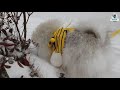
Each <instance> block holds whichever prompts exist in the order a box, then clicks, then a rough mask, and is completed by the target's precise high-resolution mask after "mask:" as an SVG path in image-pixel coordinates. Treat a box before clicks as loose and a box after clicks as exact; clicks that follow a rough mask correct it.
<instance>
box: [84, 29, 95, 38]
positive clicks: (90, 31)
mask: <svg viewBox="0 0 120 90" xmlns="http://www.w3.org/2000/svg"><path fill="white" fill-rule="evenodd" d="M84 33H87V34H90V35H93V36H94V37H95V38H97V35H96V34H95V33H94V31H92V30H86V31H85V32H84Z"/></svg>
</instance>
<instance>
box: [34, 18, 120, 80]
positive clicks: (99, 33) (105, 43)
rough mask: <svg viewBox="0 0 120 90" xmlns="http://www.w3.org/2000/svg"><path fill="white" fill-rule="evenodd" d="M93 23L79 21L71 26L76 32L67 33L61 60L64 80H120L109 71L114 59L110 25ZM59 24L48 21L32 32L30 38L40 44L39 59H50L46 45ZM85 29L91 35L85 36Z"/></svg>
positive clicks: (55, 21)
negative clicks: (64, 75) (109, 33)
mask: <svg viewBox="0 0 120 90" xmlns="http://www.w3.org/2000/svg"><path fill="white" fill-rule="evenodd" d="M96 22H97V21H96ZM96 22H94V23H92V22H84V23H83V22H82V23H81V22H79V23H77V24H76V26H74V27H75V28H76V31H74V32H72V33H71V32H69V33H68V34H67V38H66V43H65V48H64V49H63V57H62V58H63V65H62V68H63V70H64V71H65V72H66V75H67V77H71V78H91V77H94V78H96V77H97V78H99V77H120V76H119V73H116V72H113V71H112V67H113V64H114V63H115V61H116V60H114V58H115V57H117V56H116V55H115V54H114V53H113V51H112V48H111V46H110V44H111V43H110V37H109V35H108V31H110V29H109V28H108V27H109V26H108V25H104V24H103V23H96ZM61 25H62V24H61V23H60V22H59V21H57V20H51V21H47V22H45V23H42V24H40V25H39V26H38V27H37V29H36V31H35V32H34V33H33V36H32V39H33V40H34V41H35V42H37V43H39V48H38V56H39V57H40V58H43V59H46V60H50V57H51V51H50V50H49V48H48V46H47V44H48V41H49V39H50V37H51V36H52V32H53V31H55V30H56V29H57V28H59V27H60V26H61ZM88 30H89V31H91V32H92V33H86V31H88ZM94 35H95V36H94Z"/></svg>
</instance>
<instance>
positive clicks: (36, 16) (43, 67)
mask: <svg viewBox="0 0 120 90" xmlns="http://www.w3.org/2000/svg"><path fill="white" fill-rule="evenodd" d="M113 13H114V12H34V13H33V15H32V16H31V18H30V20H29V22H28V25H27V29H28V30H27V38H28V39H29V38H31V35H32V32H33V31H34V30H35V28H36V27H37V25H39V24H40V23H41V22H44V21H46V20H49V19H53V18H54V19H61V20H63V21H65V23H69V22H70V21H72V22H78V21H89V20H91V21H94V20H96V19H99V20H100V22H101V23H104V24H105V25H107V24H109V25H110V31H115V30H117V29H120V21H119V22H110V18H111V15H112V14H113ZM115 13H116V14H117V15H118V17H119V18H120V12H115ZM21 22H22V20H21V21H20V23H21ZM72 24H74V23H72ZM20 27H21V29H22V26H20ZM111 43H112V47H113V48H114V49H115V53H116V54H118V55H120V34H119V35H117V36H116V37H115V38H112V39H111ZM30 47H31V49H30V52H33V53H32V54H30V55H29V57H30V59H29V60H30V63H31V64H34V65H35V67H34V69H38V74H39V77H40V78H57V77H58V75H57V71H58V70H57V69H56V68H54V67H53V66H52V65H51V64H49V63H48V62H46V61H45V60H42V59H40V58H39V57H37V56H35V55H34V54H36V53H37V50H36V48H35V47H33V45H31V46H30ZM116 59H117V58H116ZM10 65H12V67H11V68H10V69H6V70H7V73H8V74H9V76H10V78H20V77H21V76H22V75H23V76H24V77H25V78H30V76H29V73H30V69H29V68H28V67H26V66H25V67H24V68H21V67H19V66H18V65H17V63H16V62H14V64H10ZM113 70H114V71H116V72H120V61H119V62H117V63H116V64H115V65H114V68H113Z"/></svg>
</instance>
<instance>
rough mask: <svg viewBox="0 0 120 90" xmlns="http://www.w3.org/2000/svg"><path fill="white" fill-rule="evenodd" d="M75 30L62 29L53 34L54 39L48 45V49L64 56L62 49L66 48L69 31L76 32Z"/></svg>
mask: <svg viewBox="0 0 120 90" xmlns="http://www.w3.org/2000/svg"><path fill="white" fill-rule="evenodd" d="M74 30H75V29H74V28H63V27H62V28H60V29H58V30H56V31H55V32H54V33H53V37H52V38H51V39H50V41H49V43H48V47H49V48H51V50H52V51H55V52H56V53H61V54H62V49H63V48H64V43H65V38H66V35H67V31H74Z"/></svg>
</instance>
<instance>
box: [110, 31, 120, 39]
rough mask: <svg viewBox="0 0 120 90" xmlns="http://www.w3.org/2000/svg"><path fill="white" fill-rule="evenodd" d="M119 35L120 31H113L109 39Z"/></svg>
mask: <svg viewBox="0 0 120 90" xmlns="http://www.w3.org/2000/svg"><path fill="white" fill-rule="evenodd" d="M119 33H120V29H119V30H116V31H114V32H113V33H112V34H111V37H112V38H113V37H115V36H116V35H117V34H119Z"/></svg>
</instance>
